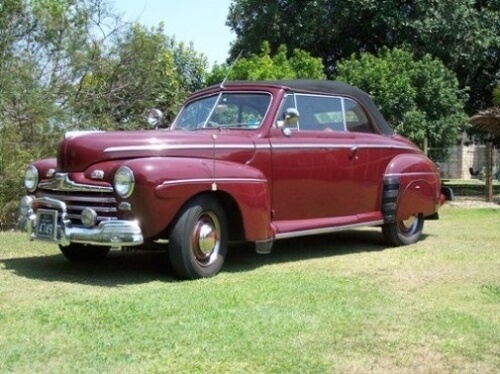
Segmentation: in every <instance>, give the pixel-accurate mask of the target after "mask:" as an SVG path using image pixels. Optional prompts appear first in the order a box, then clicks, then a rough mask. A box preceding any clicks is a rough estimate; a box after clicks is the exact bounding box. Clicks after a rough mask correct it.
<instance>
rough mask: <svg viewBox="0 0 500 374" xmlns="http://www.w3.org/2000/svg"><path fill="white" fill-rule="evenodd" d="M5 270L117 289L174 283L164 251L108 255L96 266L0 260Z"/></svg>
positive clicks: (51, 258)
mask: <svg viewBox="0 0 500 374" xmlns="http://www.w3.org/2000/svg"><path fill="white" fill-rule="evenodd" d="M0 264H1V265H3V267H4V268H5V270H7V271H12V272H14V273H15V274H16V275H18V276H21V277H25V278H29V279H38V280H42V281H46V282H66V283H78V284H84V285H90V286H101V287H120V286H124V285H130V284H142V283H149V282H154V281H158V280H161V281H167V282H168V281H172V282H173V281H177V280H176V279H175V278H174V276H173V272H172V269H171V267H170V263H169V261H168V256H167V252H166V251H141V252H140V251H137V252H122V251H111V252H110V253H109V254H108V256H107V257H106V258H104V259H101V260H99V261H98V262H87V261H85V262H71V261H68V260H67V259H66V258H65V257H64V256H63V255H62V254H59V253H58V254H53V255H48V256H33V257H19V258H10V259H4V260H0Z"/></svg>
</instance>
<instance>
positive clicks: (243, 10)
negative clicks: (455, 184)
mask: <svg viewBox="0 0 500 374" xmlns="http://www.w3.org/2000/svg"><path fill="white" fill-rule="evenodd" d="M226 23H227V25H228V26H230V27H231V29H232V30H233V31H234V32H235V33H236V41H235V43H234V44H233V46H232V48H231V58H233V59H234V58H235V57H236V55H238V53H240V51H243V54H244V56H249V55H250V54H252V53H258V51H259V49H260V45H261V43H262V40H267V41H269V46H270V51H271V54H273V53H276V51H277V49H278V47H279V46H280V45H282V44H285V45H286V46H287V48H288V50H289V51H293V50H294V49H296V48H298V49H301V50H304V51H307V52H309V53H310V54H311V55H312V56H318V57H321V59H322V61H323V64H324V65H325V68H326V73H327V74H328V75H329V76H330V77H331V76H333V75H334V74H335V69H336V67H337V62H338V61H339V60H340V59H342V58H349V56H351V55H352V54H353V53H362V52H370V53H372V54H377V53H378V51H379V50H380V49H381V48H382V47H387V48H390V49H392V48H401V49H406V50H408V51H410V52H412V53H413V54H414V55H415V56H417V57H419V58H422V57H423V56H425V55H426V54H430V55H432V56H434V57H435V58H438V59H440V60H441V61H442V62H443V63H444V64H445V66H446V67H448V68H449V69H451V70H453V71H454V72H455V73H456V75H457V78H458V81H459V84H460V87H461V88H466V87H470V98H469V101H468V104H467V110H468V112H469V113H473V112H475V111H477V110H478V109H479V108H482V107H486V106H489V105H490V103H491V95H490V93H491V89H492V88H493V87H494V86H495V85H498V84H499V83H500V82H499V80H500V74H499V69H500V1H498V0H444V1H436V0H418V1H415V0H404V1H401V0H363V1H354V0H348V1H331V0H280V1H269V2H261V1H259V0H234V1H233V2H232V4H231V7H230V11H229V15H228V18H227V22H226Z"/></svg>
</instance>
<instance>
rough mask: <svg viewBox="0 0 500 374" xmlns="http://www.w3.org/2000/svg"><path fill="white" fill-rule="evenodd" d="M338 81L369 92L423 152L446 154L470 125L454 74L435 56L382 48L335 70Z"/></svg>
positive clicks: (394, 125)
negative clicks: (428, 149)
mask: <svg viewBox="0 0 500 374" xmlns="http://www.w3.org/2000/svg"><path fill="white" fill-rule="evenodd" d="M337 72H338V75H337V79H339V80H342V81H344V82H346V83H349V84H353V85H355V86H358V87H360V88H361V89H363V90H365V91H366V92H368V93H369V94H370V95H371V96H372V97H373V99H374V101H375V102H376V103H377V105H378V106H379V108H380V110H381V112H382V114H383V115H384V117H385V118H386V119H387V121H388V122H389V123H390V124H391V125H392V127H393V128H394V129H395V130H396V131H397V132H398V133H400V134H402V135H404V136H406V137H408V138H410V139H411V140H413V141H414V142H415V143H417V144H418V145H420V146H421V147H424V144H425V142H426V139H428V141H429V146H430V147H435V148H448V147H450V146H453V145H455V144H456V141H457V136H458V134H459V133H460V132H461V130H462V129H463V128H464V126H465V124H466V123H467V116H466V115H465V112H464V110H463V104H464V102H465V100H466V99H467V95H466V94H465V93H464V91H463V90H460V89H459V85H458V81H457V79H456V77H455V75H454V73H453V72H452V71H451V70H449V69H447V68H445V67H444V66H443V64H442V63H441V62H440V61H439V60H436V59H433V58H432V57H431V56H429V55H426V56H424V57H423V58H422V59H420V60H417V59H415V58H414V57H413V56H412V54H411V53H409V52H406V51H403V50H400V49H394V50H389V49H386V48H383V49H381V50H380V52H379V53H378V55H377V56H374V55H372V54H370V53H362V54H361V55H360V56H359V57H357V56H355V55H353V56H351V58H349V59H346V60H342V61H341V62H339V63H338V65H337Z"/></svg>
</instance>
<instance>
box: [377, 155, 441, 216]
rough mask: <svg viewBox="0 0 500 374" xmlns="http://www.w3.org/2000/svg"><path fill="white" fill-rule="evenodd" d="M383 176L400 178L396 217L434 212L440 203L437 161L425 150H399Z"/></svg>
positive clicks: (430, 214)
mask: <svg viewBox="0 0 500 374" xmlns="http://www.w3.org/2000/svg"><path fill="white" fill-rule="evenodd" d="M385 180H397V181H399V189H398V193H397V200H396V216H395V218H396V220H398V221H401V220H405V219H407V218H409V217H410V216H412V215H415V214H423V215H424V216H432V215H434V214H435V213H436V212H437V210H438V209H439V206H440V198H441V181H440V178H439V170H438V169H437V167H436V165H435V164H434V163H433V162H432V161H431V160H429V159H428V158H427V157H426V156H425V155H424V154H421V153H415V154H401V155H399V156H397V157H396V158H394V159H393V160H392V161H391V163H390V164H389V165H388V167H387V170H386V174H385Z"/></svg>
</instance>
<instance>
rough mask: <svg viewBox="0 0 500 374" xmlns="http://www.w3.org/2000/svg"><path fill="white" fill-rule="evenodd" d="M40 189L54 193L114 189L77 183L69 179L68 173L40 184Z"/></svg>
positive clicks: (109, 190)
mask: <svg viewBox="0 0 500 374" xmlns="http://www.w3.org/2000/svg"><path fill="white" fill-rule="evenodd" d="M38 187H39V188H42V189H45V190H52V191H75V192H113V187H104V186H92V185H88V184H81V183H75V182H73V181H72V180H70V179H69V177H68V173H56V174H55V176H54V179H52V180H50V181H47V182H40V183H39V184H38Z"/></svg>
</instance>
